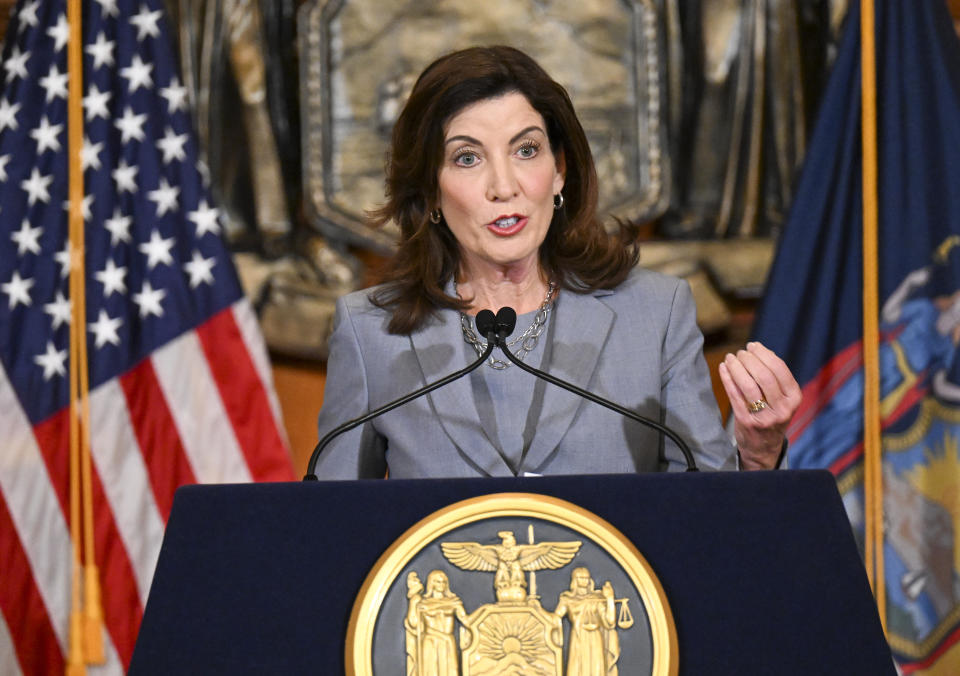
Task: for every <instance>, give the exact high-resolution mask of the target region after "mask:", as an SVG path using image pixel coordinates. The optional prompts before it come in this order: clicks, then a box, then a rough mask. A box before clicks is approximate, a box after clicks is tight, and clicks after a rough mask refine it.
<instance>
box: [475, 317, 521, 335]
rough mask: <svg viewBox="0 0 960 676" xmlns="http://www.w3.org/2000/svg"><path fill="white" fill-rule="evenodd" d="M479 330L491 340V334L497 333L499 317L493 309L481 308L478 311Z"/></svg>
mask: <svg viewBox="0 0 960 676" xmlns="http://www.w3.org/2000/svg"><path fill="white" fill-rule="evenodd" d="M514 321H516V320H514ZM477 331H479V332H480V335H481V336H483V337H484V338H486V339H487V340H490V336H491V335H496V333H497V318H496V317H494V315H493V312H492V311H490V310H480V312H478V313H477Z"/></svg>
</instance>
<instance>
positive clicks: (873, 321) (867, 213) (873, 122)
mask: <svg viewBox="0 0 960 676" xmlns="http://www.w3.org/2000/svg"><path fill="white" fill-rule="evenodd" d="M860 49H861V59H860V63H861V79H862V84H861V94H862V106H861V122H862V131H861V133H862V146H863V370H864V391H863V458H864V459H863V466H864V482H863V493H864V508H865V510H864V511H865V545H864V559H865V563H866V567H867V577H868V578H869V579H870V585H871V586H872V587H873V593H874V596H875V597H876V601H877V609H878V610H879V613H880V623H881V625H882V626H883V631H884V633H886V630H887V613H886V606H887V603H886V584H885V575H884V557H883V467H882V460H883V457H882V456H883V448H882V445H881V438H880V322H879V305H880V303H879V290H878V286H879V281H878V280H879V274H878V270H877V260H878V252H879V242H878V230H879V206H878V193H877V174H878V156H877V64H876V21H875V14H874V0H860Z"/></svg>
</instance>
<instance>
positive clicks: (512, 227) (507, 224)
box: [487, 214, 528, 237]
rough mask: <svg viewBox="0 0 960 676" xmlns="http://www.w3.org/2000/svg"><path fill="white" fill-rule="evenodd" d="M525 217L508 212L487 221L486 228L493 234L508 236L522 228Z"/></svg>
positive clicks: (525, 221)
mask: <svg viewBox="0 0 960 676" xmlns="http://www.w3.org/2000/svg"><path fill="white" fill-rule="evenodd" d="M527 220H528V219H527V217H526V216H521V215H520V214H510V215H508V216H498V217H497V218H496V219H494V220H492V221H490V222H489V223H487V229H488V230H489V231H490V232H492V233H493V234H495V235H499V236H501V237H509V236H510V235H515V234H516V233H518V232H520V231H521V230H523V228H524V226H525V225H526V224H527Z"/></svg>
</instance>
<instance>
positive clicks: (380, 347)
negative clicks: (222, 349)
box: [316, 47, 800, 479]
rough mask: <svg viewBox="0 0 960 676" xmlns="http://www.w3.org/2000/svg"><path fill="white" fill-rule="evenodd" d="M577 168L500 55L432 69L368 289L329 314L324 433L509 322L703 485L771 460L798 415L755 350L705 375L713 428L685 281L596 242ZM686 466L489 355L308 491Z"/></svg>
mask: <svg viewBox="0 0 960 676" xmlns="http://www.w3.org/2000/svg"><path fill="white" fill-rule="evenodd" d="M597 194H598V191H597V175H596V171H595V168H594V162H593V157H592V156H591V153H590V148H589V146H588V143H587V139H586V136H585V134H584V132H583V128H582V127H581V125H580V123H579V121H578V120H577V117H576V114H575V113H574V110H573V106H572V104H571V102H570V99H569V97H568V96H567V93H566V91H565V90H564V89H563V87H561V86H560V85H559V84H557V83H556V82H554V81H553V80H552V79H551V78H550V77H549V76H548V75H547V74H546V73H545V72H544V71H543V69H542V68H540V66H538V65H537V64H536V63H535V62H534V61H533V60H532V59H531V58H530V57H528V56H527V55H526V54H524V53H523V52H520V51H518V50H516V49H513V48H511V47H478V48H471V49H465V50H462V51H459V52H455V53H452V54H449V55H447V56H444V57H442V58H440V59H438V60H437V61H435V62H434V63H433V64H431V65H430V66H428V67H427V69H426V70H425V71H424V72H423V73H422V74H421V75H420V78H419V79H418V80H417V82H416V84H415V86H414V88H413V91H412V92H411V94H410V98H409V100H408V101H407V103H406V105H405V107H404V109H403V111H402V113H401V114H400V117H399V119H398V121H397V123H396V125H395V127H394V129H393V138H392V144H391V150H390V156H389V162H388V166H387V202H386V204H385V205H384V206H383V207H382V208H381V209H380V210H378V211H377V212H376V213H375V219H376V221H377V222H378V223H381V224H382V223H385V222H386V221H389V220H393V221H395V222H396V223H397V224H399V226H400V232H401V237H400V242H399V246H398V249H397V252H396V254H395V256H394V257H393V259H392V260H391V262H390V264H389V269H388V271H387V273H386V277H385V282H384V283H383V284H381V285H380V286H377V287H374V288H373V289H368V290H364V291H358V292H355V293H352V294H349V295H347V296H345V297H343V298H341V299H340V300H339V301H338V305H337V314H336V321H335V328H334V333H333V337H332V338H331V342H330V356H329V360H328V370H327V382H326V390H325V394H324V404H323V408H322V410H321V413H320V421H319V428H320V433H321V436H322V435H323V434H325V433H326V432H328V431H329V430H331V429H332V428H333V427H334V426H335V425H337V424H338V423H341V422H343V421H346V420H348V419H351V418H355V417H357V416H360V415H362V414H364V413H366V412H367V411H370V410H372V409H374V408H377V407H379V406H381V405H383V404H385V403H387V402H389V401H392V400H393V399H396V398H398V397H400V396H403V395H404V394H407V393H409V392H411V391H412V390H415V389H417V388H418V387H421V386H423V385H425V384H426V383H429V382H432V381H434V380H437V379H439V378H441V377H443V376H446V375H448V374H450V373H452V372H454V371H457V370H459V369H461V368H463V367H464V366H466V365H467V364H468V363H470V362H471V361H473V360H475V359H477V356H478V355H479V354H481V352H482V351H483V349H484V347H485V340H484V338H483V336H482V335H479V332H478V331H477V329H476V326H475V321H474V317H475V316H476V314H477V313H478V312H479V311H481V310H484V309H491V310H493V311H496V310H498V309H499V308H501V307H504V306H509V307H512V308H514V309H515V310H516V312H517V322H516V329H515V330H514V332H513V334H512V335H511V336H510V337H509V338H508V345H509V348H510V350H511V352H513V353H514V354H515V355H516V356H517V357H519V358H521V359H523V360H524V362H525V363H526V364H529V365H531V366H535V367H537V368H540V369H542V370H544V371H547V372H549V373H550V374H551V375H553V376H556V377H558V378H561V379H563V380H566V381H568V382H570V383H573V384H574V385H577V386H579V387H582V388H584V389H586V390H589V391H591V392H594V393H596V394H598V395H600V396H602V397H604V398H606V399H609V400H612V401H614V402H616V403H618V404H621V405H623V406H625V407H627V408H629V409H631V410H633V411H635V412H636V413H638V414H641V415H643V416H646V417H648V418H652V419H653V420H655V421H658V422H661V423H662V424H665V425H667V426H669V427H670V428H672V429H673V430H674V431H676V432H677V433H678V434H679V435H680V436H681V437H682V438H684V439H685V440H686V441H687V444H688V445H690V446H691V447H692V448H693V452H694V456H695V458H696V461H697V464H698V466H700V467H701V468H705V469H735V468H741V469H764V468H773V467H774V466H775V465H777V463H778V462H779V458H780V456H781V452H782V449H783V447H784V431H785V429H786V426H787V424H788V423H789V421H790V418H791V417H792V416H793V414H794V412H795V411H796V410H797V407H798V406H799V403H800V389H799V387H798V385H797V383H796V381H795V380H794V378H793V376H792V375H791V374H790V371H789V370H788V369H787V367H786V365H785V364H784V363H783V362H782V361H781V360H780V359H779V358H778V357H777V356H776V355H774V354H773V353H772V352H770V351H769V350H767V349H766V348H765V347H763V346H762V345H760V344H758V343H752V344H749V345H748V346H747V347H746V348H745V349H743V350H740V351H739V352H738V353H737V354H735V355H732V354H731V355H727V357H726V359H725V360H724V362H723V363H722V364H721V365H720V367H719V370H720V378H721V381H722V382H723V385H724V388H725V389H726V392H727V394H728V395H729V397H730V401H731V405H732V409H733V414H734V418H735V425H734V429H735V442H736V443H735V444H734V443H731V441H730V439H729V437H728V435H727V434H726V432H725V431H724V429H723V426H722V424H721V421H720V415H719V412H718V409H717V406H716V402H715V400H714V397H713V393H712V390H711V387H710V380H709V375H708V373H707V367H706V362H705V361H704V359H703V354H702V345H703V338H702V336H701V334H700V331H699V330H698V329H697V326H696V323H695V307H694V303H693V298H692V296H691V294H690V290H689V288H688V286H687V284H686V283H685V282H683V281H680V280H678V279H674V278H672V277H667V276H664V275H661V274H657V273H654V272H651V271H648V270H644V269H642V268H640V267H637V261H638V259H639V244H638V235H639V233H638V229H637V228H636V227H635V226H633V225H630V224H627V223H621V224H620V226H619V233H618V234H617V235H610V234H609V233H608V232H607V231H606V229H605V228H604V227H603V225H602V223H601V222H600V220H599V218H598V216H597V213H596V210H597ZM683 467H685V463H684V461H683V456H682V454H681V452H680V449H679V448H678V447H677V446H676V445H675V444H674V442H673V441H671V440H670V439H667V438H664V437H663V436H662V435H660V434H659V433H658V432H656V431H655V430H653V429H650V428H648V427H645V426H643V425H640V424H639V423H636V422H633V421H631V420H629V419H627V418H625V417H622V416H621V415H619V414H617V413H615V412H613V411H611V410H608V409H606V408H603V407H601V406H598V405H596V404H594V403H591V402H589V401H587V400H585V399H583V398H581V397H579V396H577V395H575V394H572V393H570V392H567V391H565V390H563V389H560V388H558V387H555V386H553V385H550V384H548V383H545V382H544V381H543V380H540V379H538V378H535V377H534V376H532V375H530V374H527V373H524V372H522V371H521V370H519V369H517V368H515V367H513V366H512V365H510V364H509V362H507V361H505V360H500V359H498V358H497V357H496V355H494V356H493V357H491V359H490V361H489V362H488V363H487V364H485V365H484V366H482V367H480V368H479V369H477V370H474V371H473V372H472V373H470V374H469V376H467V377H465V378H461V379H459V380H457V381H455V382H453V383H451V384H449V385H447V386H445V387H443V388H442V389H438V390H436V391H434V392H432V393H430V394H429V395H427V396H424V397H420V398H418V399H416V400H414V401H412V402H410V403H408V404H405V405H404V406H401V407H399V408H397V409H395V410H393V411H390V412H389V413H386V414H384V415H382V416H379V417H377V418H375V419H374V420H372V421H370V422H368V423H366V424H365V425H363V426H360V427H357V428H356V429H354V430H352V431H350V432H348V433H346V434H343V435H341V436H339V437H337V438H336V439H335V440H334V441H333V443H332V444H331V445H330V446H328V447H327V448H326V450H325V451H324V452H323V454H322V455H321V457H320V459H319V463H318V465H317V469H316V474H317V476H318V477H319V478H320V479H334V478H344V479H347V478H350V479H356V478H373V477H383V476H385V475H387V474H389V476H390V477H394V478H423V477H478V476H510V475H518V476H519V475H531V474H535V475H546V474H596V473H618V472H650V471H658V470H665V469H681V468H683Z"/></svg>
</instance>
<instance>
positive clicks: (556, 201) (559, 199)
mask: <svg viewBox="0 0 960 676" xmlns="http://www.w3.org/2000/svg"><path fill="white" fill-rule="evenodd" d="M553 208H554V209H555V210H556V211H560V210H561V209H562V208H563V193H562V192H558V193H557V194H556V195H554V196H553Z"/></svg>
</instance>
